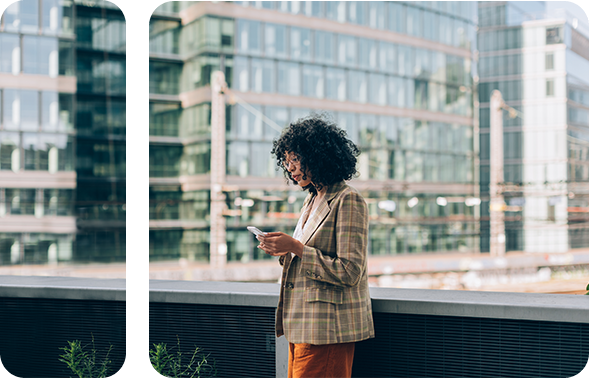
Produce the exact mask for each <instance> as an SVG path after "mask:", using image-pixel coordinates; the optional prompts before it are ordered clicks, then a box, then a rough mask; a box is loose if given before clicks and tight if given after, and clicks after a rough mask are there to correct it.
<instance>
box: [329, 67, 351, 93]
mask: <svg viewBox="0 0 589 378" xmlns="http://www.w3.org/2000/svg"><path fill="white" fill-rule="evenodd" d="M325 97H326V98H329V99H332V100H339V101H345V100H346V73H345V71H344V70H343V69H339V68H329V69H328V70H326V74H325Z"/></svg>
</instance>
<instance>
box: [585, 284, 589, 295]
mask: <svg viewBox="0 0 589 378" xmlns="http://www.w3.org/2000/svg"><path fill="white" fill-rule="evenodd" d="M585 290H587V292H586V293H585V295H589V283H588V284H587V287H586V288H585Z"/></svg>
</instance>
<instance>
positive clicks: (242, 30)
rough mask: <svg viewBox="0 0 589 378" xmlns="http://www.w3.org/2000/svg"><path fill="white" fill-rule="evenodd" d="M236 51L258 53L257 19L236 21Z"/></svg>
mask: <svg viewBox="0 0 589 378" xmlns="http://www.w3.org/2000/svg"><path fill="white" fill-rule="evenodd" d="M237 38H238V41H237V46H238V51H240V52H247V53H252V54H260V53H261V52H262V51H261V44H260V23H259V22H257V21H245V20H239V21H238V23H237Z"/></svg>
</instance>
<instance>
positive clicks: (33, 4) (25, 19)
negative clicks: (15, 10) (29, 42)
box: [19, 0, 39, 33]
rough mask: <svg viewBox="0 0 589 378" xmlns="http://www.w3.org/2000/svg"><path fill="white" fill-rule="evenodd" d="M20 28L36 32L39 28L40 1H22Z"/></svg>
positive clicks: (24, 30)
mask: <svg viewBox="0 0 589 378" xmlns="http://www.w3.org/2000/svg"><path fill="white" fill-rule="evenodd" d="M19 15H20V30H21V31H23V32H33V33H36V32H37V31H38V30H39V1H38V0H21V1H20V9H19Z"/></svg>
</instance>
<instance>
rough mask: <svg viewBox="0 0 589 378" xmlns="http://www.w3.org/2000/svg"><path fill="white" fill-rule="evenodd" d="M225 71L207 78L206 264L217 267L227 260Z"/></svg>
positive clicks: (217, 72) (223, 264) (216, 72)
mask: <svg viewBox="0 0 589 378" xmlns="http://www.w3.org/2000/svg"><path fill="white" fill-rule="evenodd" d="M226 86H227V84H226V83H225V75H224V74H223V72H221V71H215V72H213V74H212V79H211V91H212V93H211V218H210V219H211V235H210V237H211V238H210V258H211V260H210V265H211V267H213V268H221V267H223V266H225V264H227V241H226V238H225V218H224V217H223V209H224V208H225V195H224V194H223V186H224V185H225V169H226V167H225V98H224V94H223V91H224V89H225V88H226Z"/></svg>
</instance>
